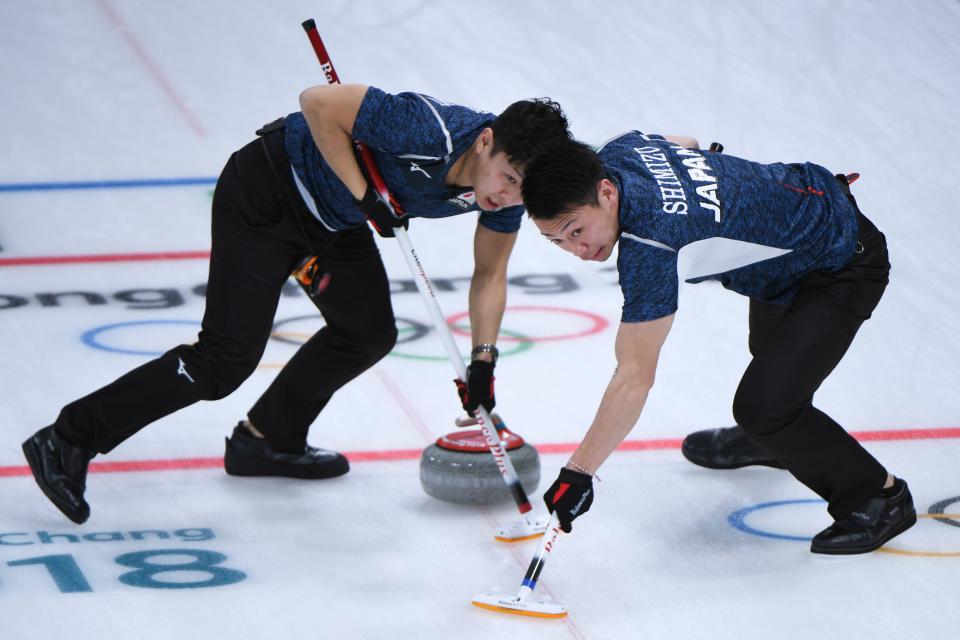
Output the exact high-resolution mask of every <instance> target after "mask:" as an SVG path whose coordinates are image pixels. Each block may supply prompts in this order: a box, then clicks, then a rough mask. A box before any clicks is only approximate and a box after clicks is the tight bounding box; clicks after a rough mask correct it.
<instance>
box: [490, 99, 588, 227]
mask: <svg viewBox="0 0 960 640" xmlns="http://www.w3.org/2000/svg"><path fill="white" fill-rule="evenodd" d="M569 139H570V131H569V129H568V124H567V118H566V116H564V115H563V111H562V110H561V109H560V105H559V104H557V103H556V102H554V101H552V100H550V99H549V98H536V99H534V100H521V101H519V102H514V103H513V104H511V105H510V106H509V107H507V108H506V110H504V112H503V113H501V114H500V115H499V116H497V119H496V120H494V121H493V122H492V123H491V124H490V126H489V127H487V128H486V129H484V130H483V131H482V132H481V133H480V135H479V136H478V137H477V140H476V142H475V143H474V146H473V152H474V153H475V154H476V157H475V158H474V160H475V162H474V170H473V172H472V173H473V176H472V184H473V188H474V190H475V192H476V194H477V204H478V205H479V206H480V208H481V209H486V210H492V209H499V208H501V207H508V206H512V205H516V204H520V203H521V201H522V199H521V197H520V184H521V182H522V181H523V175H524V171H525V169H526V167H527V164H529V163H530V161H531V160H532V159H533V158H535V157H536V156H537V155H539V154H540V153H541V152H542V151H543V149H544V148H545V147H546V146H547V145H549V144H550V143H551V142H554V141H557V140H569Z"/></svg>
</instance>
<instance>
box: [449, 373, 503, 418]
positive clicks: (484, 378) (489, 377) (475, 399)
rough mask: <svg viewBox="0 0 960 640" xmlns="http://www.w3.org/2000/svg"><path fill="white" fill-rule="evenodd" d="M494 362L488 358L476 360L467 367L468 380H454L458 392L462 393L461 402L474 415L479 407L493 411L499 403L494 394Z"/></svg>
mask: <svg viewBox="0 0 960 640" xmlns="http://www.w3.org/2000/svg"><path fill="white" fill-rule="evenodd" d="M493 367H494V363H493V362H487V361H486V360H474V361H473V362H471V363H470V366H469V367H467V381H466V382H464V381H463V380H461V379H460V378H457V379H456V380H454V381H453V382H454V384H456V385H457V393H459V394H460V403H461V404H462V405H463V408H464V410H465V411H466V412H467V413H469V414H470V415H473V412H474V411H476V410H477V408H478V407H480V406H483V408H484V409H486V410H487V411H493V408H494V407H495V406H496V405H497V399H496V397H495V396H494V395H493V381H494V380H496V378H494V377H493Z"/></svg>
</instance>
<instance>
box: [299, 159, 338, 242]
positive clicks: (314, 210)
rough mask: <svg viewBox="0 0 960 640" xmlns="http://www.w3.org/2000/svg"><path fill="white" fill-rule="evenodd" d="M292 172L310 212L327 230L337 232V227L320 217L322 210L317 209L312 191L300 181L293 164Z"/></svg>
mask: <svg viewBox="0 0 960 640" xmlns="http://www.w3.org/2000/svg"><path fill="white" fill-rule="evenodd" d="M290 173H292V174H293V182H294V184H296V185H297V191H299V192H300V197H301V198H303V204H305V205H307V209H309V210H310V213H312V214H313V217H314V218H316V219H317V220H319V221H320V224H322V225H323V226H324V227H326V229H327V231H333V232H336V229H334V228H333V227H331V226H330V225H328V224H327V221H326V220H324V219H323V218H321V217H320V212H319V211H317V203H316V202H314V201H313V196H311V195H310V192H309V191H307V188H306V187H305V186H304V184H303V183H302V182H300V176H298V175H297V170H296V169H294V168H293V165H292V164H291V165H290Z"/></svg>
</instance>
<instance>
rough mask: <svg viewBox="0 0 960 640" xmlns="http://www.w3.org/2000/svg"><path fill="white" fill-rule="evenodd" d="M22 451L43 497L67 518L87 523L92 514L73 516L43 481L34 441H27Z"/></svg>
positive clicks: (38, 455)
mask: <svg viewBox="0 0 960 640" xmlns="http://www.w3.org/2000/svg"><path fill="white" fill-rule="evenodd" d="M22 449H23V456H24V457H25V458H26V459H27V465H28V466H29V467H30V473H32V474H33V479H34V481H35V482H36V483H37V486H38V487H40V491H43V495H45V496H47V499H48V500H49V501H50V502H52V503H53V506H55V507H56V508H57V509H59V510H60V513H62V514H63V515H65V516H67V518H69V519H70V520H71V521H72V522H76V523H77V524H83V523H84V522H86V521H87V519H88V518H89V517H90V514H89V513H87V515H85V516H83V517H80V516H75V515H72V514H71V513H70V511H69V510H68V509H65V508H64V507H63V506H62V504H61V499H60V497H59V496H58V495H57V494H56V493H55V492H54V491H53V489H51V488H50V487H49V486H48V485H47V482H46V480H44V479H43V474H41V473H40V471H39V468H40V454H39V452H37V450H36V446H35V445H34V444H33V439H32V438H31V439H29V440H25V441H24V443H23V447H22Z"/></svg>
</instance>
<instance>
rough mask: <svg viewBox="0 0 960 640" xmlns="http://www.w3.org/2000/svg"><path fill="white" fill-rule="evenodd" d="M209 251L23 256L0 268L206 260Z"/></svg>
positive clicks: (4, 261) (3, 260) (0, 264)
mask: <svg viewBox="0 0 960 640" xmlns="http://www.w3.org/2000/svg"><path fill="white" fill-rule="evenodd" d="M209 257H210V252H209V251H206V250H205V251H159V252H155V253H101V254H88V255H73V256H24V257H20V258H0V267H28V266H37V265H49V264H77V263H83V264H94V263H99V262H151V261H155V260H206V259H208V258H209Z"/></svg>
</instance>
